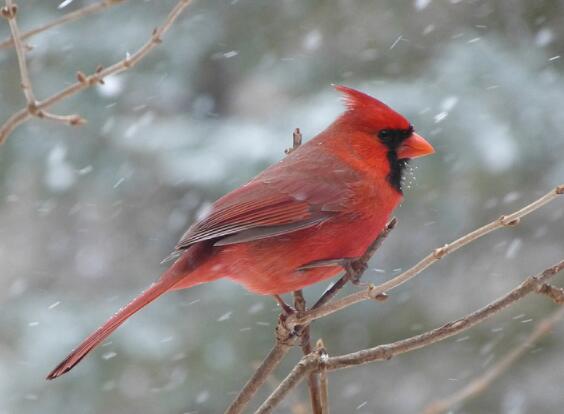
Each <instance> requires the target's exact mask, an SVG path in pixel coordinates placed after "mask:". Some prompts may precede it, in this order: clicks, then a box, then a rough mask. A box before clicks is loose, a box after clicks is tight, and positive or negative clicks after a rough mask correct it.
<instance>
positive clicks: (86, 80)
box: [0, 0, 191, 144]
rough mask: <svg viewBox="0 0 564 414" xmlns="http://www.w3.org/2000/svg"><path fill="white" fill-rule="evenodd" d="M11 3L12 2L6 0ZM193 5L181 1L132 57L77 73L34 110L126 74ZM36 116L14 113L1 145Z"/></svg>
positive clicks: (5, 126) (27, 111)
mask: <svg viewBox="0 0 564 414" xmlns="http://www.w3.org/2000/svg"><path fill="white" fill-rule="evenodd" d="M6 1H10V0H6ZM190 3H191V0H180V1H179V2H178V3H176V5H175V6H174V7H173V9H172V10H171V11H170V13H169V14H168V16H167V18H166V19H165V21H164V23H163V25H162V26H160V27H157V28H156V29H154V30H153V33H152V35H151V37H150V38H149V40H148V41H147V42H146V43H145V44H144V45H143V46H141V47H140V48H139V49H138V50H137V51H136V52H135V53H133V54H132V55H127V56H126V57H125V58H124V59H122V60H120V61H119V62H116V63H114V64H113V65H111V66H110V67H108V68H105V69H104V68H101V67H99V68H98V69H97V70H96V71H95V72H94V73H93V74H91V75H88V76H87V75H85V74H83V73H82V72H78V73H77V79H78V80H77V82H75V83H73V84H72V85H70V86H68V87H66V88H64V89H63V90H61V91H60V92H58V93H55V94H54V95H51V96H50V97H48V98H47V99H45V100H43V101H38V102H36V105H34V108H35V109H36V110H37V111H43V110H45V109H47V108H49V107H51V106H53V105H54V104H56V103H58V102H60V101H62V100H64V99H66V98H68V97H70V96H72V95H75V94H76V93H78V92H80V91H82V90H84V89H87V88H89V87H91V86H92V85H95V84H97V83H101V82H103V80H104V78H105V77H107V76H110V75H117V74H118V73H121V72H124V71H126V70H128V69H131V68H132V67H134V66H135V65H136V64H137V63H139V61H140V60H141V59H143V58H144V57H145V56H146V55H147V54H148V53H149V52H150V51H151V50H153V49H154V48H155V47H156V46H157V45H158V44H160V43H161V42H162V37H163V36H164V35H165V34H166V33H167V32H168V31H169V30H170V28H171V26H172V24H173V23H174V21H175V20H176V19H177V18H178V16H180V14H181V13H182V11H183V10H184V9H185V8H186V7H187V6H188V5H189V4H190ZM33 115H34V113H33V111H30V108H29V105H28V107H26V108H23V109H20V110H19V111H18V112H16V113H14V114H13V115H12V116H10V117H9V118H8V120H7V121H6V122H5V123H4V124H3V125H2V127H0V144H2V143H3V142H4V141H5V140H6V138H8V136H9V135H10V134H11V133H12V132H13V131H14V129H15V128H17V127H18V126H19V125H21V124H22V123H23V122H25V121H27V120H28V119H30V118H31V117H32V116H33Z"/></svg>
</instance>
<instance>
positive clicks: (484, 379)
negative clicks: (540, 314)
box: [423, 306, 564, 414]
mask: <svg viewBox="0 0 564 414" xmlns="http://www.w3.org/2000/svg"><path fill="white" fill-rule="evenodd" d="M563 316H564V306H560V307H559V308H557V309H556V310H555V311H554V312H553V313H552V314H551V315H550V316H548V317H546V318H544V319H543V320H542V321H540V322H539V323H538V324H537V325H536V326H535V329H534V330H533V331H532V332H531V333H530V334H529V336H528V337H527V338H526V339H525V340H524V341H523V342H522V343H521V344H519V346H517V347H516V348H515V349H513V350H512V351H511V352H510V353H509V354H507V355H505V356H504V357H503V358H502V359H501V360H500V361H499V362H498V363H496V364H495V365H494V366H493V367H491V368H490V369H488V370H487V371H486V372H484V373H483V374H482V375H480V376H479V377H477V378H475V379H474V380H473V381H472V382H470V383H469V384H468V385H466V386H465V387H463V388H462V389H460V390H459V391H457V392H455V393H454V394H452V395H451V396H449V397H446V398H443V399H440V400H437V401H435V402H432V403H431V404H429V405H428V406H427V407H426V408H425V409H424V410H423V414H442V413H445V412H446V411H448V410H449V409H450V408H451V407H453V406H455V405H460V404H461V403H463V402H464V401H466V400H468V399H471V398H474V397H476V396H477V395H478V394H480V393H482V392H483V391H484V390H486V389H487V388H488V387H489V386H490V385H491V384H492V383H493V382H494V381H495V380H496V379H497V378H498V377H499V376H500V375H502V374H503V373H504V372H505V371H507V370H508V369H509V367H511V365H513V364H514V363H515V361H517V360H518V359H519V358H521V357H522V356H523V355H524V354H525V352H527V351H528V350H529V349H531V347H532V346H533V345H534V344H535V342H537V341H538V340H540V339H541V338H542V337H543V336H545V335H547V334H548V333H549V332H550V331H551V330H552V328H553V327H554V325H555V324H556V323H557V322H558V321H560V320H561V319H562V317H563Z"/></svg>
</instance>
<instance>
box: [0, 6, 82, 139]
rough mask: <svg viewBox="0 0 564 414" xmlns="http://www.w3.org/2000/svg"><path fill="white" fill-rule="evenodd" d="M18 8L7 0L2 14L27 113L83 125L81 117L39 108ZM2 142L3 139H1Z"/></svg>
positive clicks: (68, 123) (69, 123)
mask: <svg viewBox="0 0 564 414" xmlns="http://www.w3.org/2000/svg"><path fill="white" fill-rule="evenodd" d="M17 10H18V8H17V6H16V5H15V4H14V3H13V2H12V0H6V6H5V7H3V8H2V10H1V14H2V17H4V18H5V19H6V20H8V24H9V25H10V31H11V32H12V39H13V43H14V48H15V49H16V55H17V57H18V66H19V69H20V78H21V87H22V90H23V94H24V96H25V100H26V102H27V108H26V111H27V112H28V113H29V114H30V116H36V117H38V118H45V119H50V120H52V121H56V122H62V123H65V124H67V125H82V124H83V123H84V122H85V120H84V119H82V118H81V117H80V116H79V115H54V114H51V113H49V112H46V111H44V110H42V109H39V108H38V104H37V100H36V99H35V94H34V93H33V87H32V85H31V78H30V77H29V71H28V68H27V63H26V59H25V47H24V45H23V43H22V40H21V34H20V29H19V27H18V23H17V21H16V13H17ZM0 142H1V137H0Z"/></svg>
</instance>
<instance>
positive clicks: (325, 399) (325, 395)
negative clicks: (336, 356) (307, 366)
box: [315, 339, 329, 414]
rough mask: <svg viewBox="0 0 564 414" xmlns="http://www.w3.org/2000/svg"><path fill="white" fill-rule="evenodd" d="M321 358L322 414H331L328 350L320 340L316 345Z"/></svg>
mask: <svg viewBox="0 0 564 414" xmlns="http://www.w3.org/2000/svg"><path fill="white" fill-rule="evenodd" d="M315 348H316V350H317V352H318V353H319V358H320V365H321V366H320V368H319V387H320V389H321V413H322V414H329V376H328V375H327V370H326V369H325V364H324V361H325V360H326V359H327V358H328V355H327V349H326V348H325V344H324V343H323V340H322V339H320V340H318V341H317V344H316V345H315Z"/></svg>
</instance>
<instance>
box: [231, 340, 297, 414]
mask: <svg viewBox="0 0 564 414" xmlns="http://www.w3.org/2000/svg"><path fill="white" fill-rule="evenodd" d="M290 348H291V346H290V345H287V344H283V343H280V342H277V343H276V345H274V348H272V350H271V351H270V353H269V354H268V355H267V356H266V358H265V359H264V360H263V361H262V363H261V365H260V367H259V368H258V369H257V370H256V371H255V373H254V374H253V376H252V377H251V378H250V379H249V381H248V382H247V383H246V384H245V386H244V387H243V389H242V390H241V392H240V393H239V394H238V395H237V397H236V398H235V400H233V402H232V403H231V405H230V406H229V407H228V408H227V410H225V414H239V413H241V412H242V411H243V410H244V409H245V407H246V406H247V404H248V403H249V402H250V401H251V399H252V398H253V396H254V395H255V393H256V392H257V391H258V389H259V388H260V387H261V386H262V385H263V384H264V383H265V382H266V380H267V379H268V377H269V375H270V374H271V373H272V371H274V369H275V368H276V367H277V366H278V364H279V363H280V361H282V358H284V356H285V355H286V354H287V353H288V351H289V350H290Z"/></svg>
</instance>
